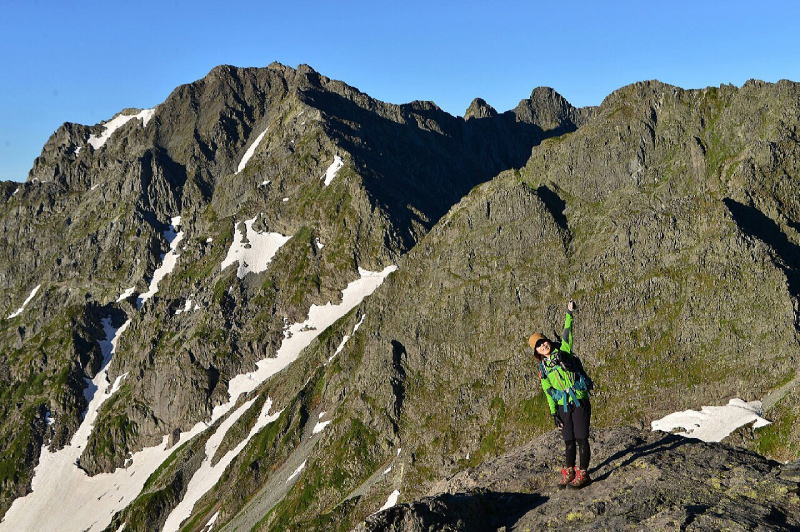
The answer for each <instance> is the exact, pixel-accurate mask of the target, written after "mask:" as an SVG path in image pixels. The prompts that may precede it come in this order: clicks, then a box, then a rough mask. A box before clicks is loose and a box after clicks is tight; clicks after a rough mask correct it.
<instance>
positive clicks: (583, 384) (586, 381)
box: [539, 352, 594, 412]
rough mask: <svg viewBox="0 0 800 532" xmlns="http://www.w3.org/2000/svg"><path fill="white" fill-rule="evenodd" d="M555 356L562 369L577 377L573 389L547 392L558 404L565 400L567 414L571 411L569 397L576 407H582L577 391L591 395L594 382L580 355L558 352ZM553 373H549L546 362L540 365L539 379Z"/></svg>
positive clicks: (551, 389)
mask: <svg viewBox="0 0 800 532" xmlns="http://www.w3.org/2000/svg"><path fill="white" fill-rule="evenodd" d="M554 356H556V357H558V359H557V362H558V366H560V367H561V369H563V370H565V371H568V372H570V373H572V374H574V375H575V379H574V384H573V385H572V387H570V388H568V389H566V390H557V389H555V388H549V389H548V390H547V392H548V393H549V394H550V397H552V398H553V400H554V401H555V402H556V404H558V402H559V401H560V400H561V399H564V411H565V412H566V411H567V410H568V409H569V400H568V399H567V397H569V398H571V399H572V402H573V403H574V404H575V406H580V404H581V402H580V400H579V399H578V397H577V396H576V395H575V391H585V392H587V393H591V391H592V390H593V389H594V382H593V381H592V379H591V378H590V377H589V375H587V373H586V370H585V369H584V368H583V362H581V359H580V358H579V357H578V355H576V354H574V353H571V354H567V355H563V354H561V353H560V352H557V353H556V354H555V355H554ZM554 369H555V368H554ZM551 372H552V371H550V372H548V371H547V367H546V366H545V365H544V362H540V363H539V378H544V377H546V376H548V375H549V374H550V373H551Z"/></svg>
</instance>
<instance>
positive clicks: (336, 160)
mask: <svg viewBox="0 0 800 532" xmlns="http://www.w3.org/2000/svg"><path fill="white" fill-rule="evenodd" d="M342 166H344V161H342V158H341V157H339V156H338V155H334V156H333V162H332V163H331V165H330V166H329V167H328V169H327V170H325V175H323V176H322V177H321V178H320V179H323V180H325V186H326V187H327V186H328V185H330V184H331V182H332V181H333V178H335V177H336V174H337V173H339V170H341V169H342Z"/></svg>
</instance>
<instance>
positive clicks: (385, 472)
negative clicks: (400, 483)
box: [381, 466, 392, 475]
mask: <svg viewBox="0 0 800 532" xmlns="http://www.w3.org/2000/svg"><path fill="white" fill-rule="evenodd" d="M391 470H392V466H389V467H387V468H386V469H384V470H383V473H381V475H385V474H387V473H389V472H390V471H391Z"/></svg>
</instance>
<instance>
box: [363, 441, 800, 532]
mask: <svg viewBox="0 0 800 532" xmlns="http://www.w3.org/2000/svg"><path fill="white" fill-rule="evenodd" d="M560 437H561V435H560V434H559V433H557V432H555V431H553V432H550V433H547V434H544V435H542V436H540V437H539V438H537V439H536V440H534V441H532V442H530V443H528V444H526V445H524V446H522V447H520V448H518V449H514V450H513V451H511V452H509V453H507V454H504V455H503V456H500V457H498V458H494V459H492V460H489V461H487V462H485V463H483V464H481V465H479V466H477V467H474V468H471V469H468V470H466V471H463V472H460V473H458V474H456V475H454V476H453V477H451V478H450V479H448V480H446V481H443V482H440V483H438V484H436V485H435V486H434V487H433V488H432V490H431V495H429V496H427V497H424V498H421V499H419V500H415V501H411V502H407V503H402V504H398V505H397V506H394V507H392V508H390V509H387V510H384V511H381V512H378V513H376V514H374V515H372V516H370V517H368V518H367V519H366V521H365V522H364V523H362V524H360V525H359V526H357V527H356V530H359V531H367V530H369V531H377V530H391V531H406V532H411V531H422V530H448V531H455V530H464V531H466V530H544V529H546V530H796V529H797V528H798V527H800V518H799V517H798V516H800V496H798V489H800V462H794V463H790V464H780V463H779V462H774V461H771V460H767V459H765V458H764V457H762V456H760V455H757V454H755V453H752V452H748V451H745V450H743V449H740V448H735V447H730V446H728V445H724V444H709V443H703V442H701V441H699V440H693V439H690V438H684V437H681V436H676V435H671V434H665V433H663V432H645V431H641V430H637V429H634V428H632V427H620V428H615V429H606V430H603V431H598V432H596V433H595V434H594V435H593V437H592V438H591V441H592V447H593V452H594V463H595V464H597V465H595V466H593V467H592V468H591V469H590V472H591V476H592V478H593V479H594V482H593V483H592V484H590V485H588V486H586V487H585V488H583V489H581V490H573V489H566V490H562V489H558V488H557V487H555V484H556V481H557V477H558V476H559V473H558V472H557V464H559V463H560V462H559V461H560V459H561V456H560V452H561V451H562V447H563V445H562V442H561V441H560Z"/></svg>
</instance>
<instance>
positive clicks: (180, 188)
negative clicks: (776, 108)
mask: <svg viewBox="0 0 800 532" xmlns="http://www.w3.org/2000/svg"><path fill="white" fill-rule="evenodd" d="M475 106H478V107H481V106H479V105H478V104H475ZM481 109H483V110H482V111H480V112H477V111H476V112H475V113H471V114H470V115H469V119H468V120H465V119H461V118H455V117H452V116H450V115H448V114H447V113H444V112H442V111H441V110H439V109H438V108H437V107H436V106H435V105H433V104H431V103H428V102H412V103H411V104H405V105H393V104H386V103H383V102H379V101H377V100H374V99H372V98H369V97H368V96H367V95H365V94H363V93H360V92H359V91H357V90H356V89H354V88H352V87H349V86H347V85H345V84H344V83H341V82H337V81H333V80H330V79H328V78H325V77H324V76H321V75H319V74H317V73H316V72H314V71H313V70H312V69H310V68H308V67H305V66H303V67H300V68H298V69H297V70H295V69H291V68H288V67H285V66H283V65H279V64H273V65H270V66H269V67H267V68H262V69H239V68H233V67H228V66H222V67H217V68H215V69H214V70H212V71H211V72H210V73H209V75H208V76H206V77H205V78H204V79H202V80H199V81H197V82H195V83H191V84H189V85H184V86H181V87H179V88H177V89H176V90H175V91H174V92H173V93H172V94H171V95H170V96H169V97H168V98H167V100H166V101H165V102H164V103H162V104H161V105H159V106H158V107H157V108H155V109H152V110H143V111H142V110H125V111H123V112H122V113H120V114H118V115H117V116H115V117H114V118H113V119H112V120H110V121H108V122H106V123H104V124H100V125H97V126H83V125H78V124H65V125H64V126H62V127H61V128H59V130H58V131H56V133H54V135H53V136H52V137H51V139H50V140H49V141H48V143H47V144H46V145H45V147H44V149H43V151H42V155H41V156H40V157H39V158H37V160H36V161H35V163H34V166H33V169H32V170H31V174H30V177H29V180H28V182H27V183H25V184H23V185H16V184H13V183H3V184H2V189H1V190H2V195H0V197H2V200H3V202H4V205H3V209H2V211H0V229H1V230H2V231H1V233H0V239H1V240H2V242H3V246H2V252H0V253H2V255H0V284H2V286H3V288H4V290H3V291H2V292H0V308H3V309H6V310H7V312H6V313H5V314H4V316H6V318H5V319H4V320H2V322H0V346H2V349H0V353H2V357H3V360H2V363H1V364H0V367H2V370H0V413H2V414H3V422H2V426H0V448H1V449H2V464H0V465H1V466H2V467H0V485H2V488H3V489H2V496H0V511H2V512H5V510H6V509H7V508H8V506H9V504H10V503H11V501H12V500H13V499H14V498H15V497H18V496H20V495H23V494H24V493H25V492H26V491H27V490H28V489H29V486H30V481H31V478H32V476H33V467H34V465H35V464H36V463H37V461H38V459H39V456H40V450H41V448H42V445H43V444H44V445H46V446H48V448H49V449H50V450H51V451H56V450H58V449H61V448H62V447H64V446H65V445H67V444H68V443H69V442H70V441H71V440H72V439H74V438H75V434H76V431H77V430H78V427H79V426H80V425H81V422H82V420H84V413H85V412H89V413H92V415H94V413H95V411H94V410H92V408H90V405H91V404H92V399H97V401H96V403H95V405H96V406H97V411H96V419H94V418H92V419H93V421H92V423H93V425H91V426H88V427H87V428H88V429H89V430H88V436H87V438H88V439H87V440H86V441H85V442H83V443H81V445H80V447H81V451H80V456H79V458H78V459H77V465H78V466H79V467H80V468H81V469H82V470H84V471H86V472H87V473H88V474H90V475H95V474H98V473H101V472H111V471H114V470H117V471H119V469H117V468H119V467H122V466H124V465H125V464H126V463H130V460H132V459H133V457H134V456H138V455H136V453H137V451H140V450H142V449H143V448H150V447H151V446H156V445H160V444H161V442H162V441H163V440H164V438H165V437H166V436H167V435H169V440H170V441H169V442H166V443H164V445H165V446H166V445H167V444H169V445H170V446H171V445H172V444H174V443H175V440H176V439H178V438H179V436H180V434H181V433H183V434H184V438H186V437H188V434H191V431H192V430H195V427H197V425H196V424H197V423H198V422H200V421H202V420H208V421H211V422H214V423H225V422H226V421H225V420H226V419H228V417H226V414H227V413H228V412H229V411H231V410H232V411H234V412H239V410H238V408H239V407H237V409H235V410H234V408H233V407H234V406H235V403H236V397H232V398H231V397H230V394H229V392H230V390H231V386H232V385H231V381H234V382H235V380H234V377H235V376H237V375H240V374H243V373H247V372H249V371H251V370H252V369H253V368H254V367H255V366H254V364H255V362H256V361H259V360H264V359H270V357H274V356H275V355H276V354H278V351H279V347H280V346H281V345H283V344H284V343H286V340H287V339H288V338H289V336H290V335H291V334H295V335H298V334H299V333H300V332H306V331H308V330H310V329H306V330H305V331H304V330H294V329H293V328H291V327H290V324H292V323H296V324H298V325H301V324H303V323H304V321H305V319H306V316H307V315H308V313H309V311H310V309H311V308H312V305H313V304H316V305H318V306H321V305H324V304H325V303H327V302H329V301H332V302H334V303H336V302H337V301H338V300H339V298H340V297H342V295H341V293H342V290H343V289H345V288H346V286H348V283H351V282H354V281H356V280H358V279H362V280H364V279H368V278H370V274H368V273H365V271H366V270H374V271H380V270H383V269H384V267H385V266H387V265H388V264H389V263H391V262H393V261H395V260H396V259H397V258H398V257H399V256H400V255H401V254H402V253H404V252H406V251H407V250H408V249H410V248H411V247H412V246H413V245H414V244H415V243H416V242H417V241H418V239H419V238H420V237H421V236H422V235H424V234H425V233H426V232H427V231H428V230H429V229H430V228H431V227H432V226H433V225H434V224H435V223H436V221H437V220H438V219H439V218H440V217H441V216H442V214H444V213H445V212H446V211H447V210H448V209H449V208H450V206H451V205H452V204H453V203H455V202H456V201H458V200H459V199H460V198H461V196H462V195H463V193H465V192H466V191H468V190H469V189H470V188H472V187H473V186H474V185H475V184H478V183H480V182H483V181H485V180H487V179H489V178H491V177H492V176H493V175H495V174H497V173H498V172H499V171H501V170H503V169H506V168H510V167H515V166H521V165H522V164H524V161H525V160H526V159H527V157H528V156H529V154H530V150H531V147H532V146H534V145H536V144H538V143H539V142H540V141H541V140H542V139H544V138H547V137H548V136H553V135H557V134H562V133H564V132H568V131H572V130H574V129H575V128H576V127H578V126H579V125H581V124H583V123H584V122H585V121H586V120H587V119H588V118H589V117H590V116H591V114H592V112H593V110H591V109H585V110H577V109H574V108H573V107H572V106H570V105H569V104H568V103H567V102H565V101H564V100H563V98H561V97H560V96H558V95H557V94H556V93H554V92H553V91H552V90H550V89H536V90H535V91H534V92H533V94H532V96H531V98H530V99H529V100H523V101H522V102H521V103H520V105H519V106H518V107H517V108H516V109H515V110H513V111H509V112H507V113H504V114H497V113H495V112H494V111H493V110H491V111H490V110H488V109H486V106H483V107H481ZM231 265H233V266H235V267H233V268H232V267H230V266H231ZM362 268H365V269H366V270H362ZM382 278H383V277H381V279H382ZM373 289H374V288H373ZM361 297H363V295H362V296H361ZM23 302H24V304H23ZM21 305H22V306H21ZM344 308H345V307H342V309H344ZM17 309H20V311H19V312H17ZM323 321H324V320H323ZM309 327H310V325H309ZM319 332H321V330H320V331H319ZM305 336H308V335H305ZM305 336H303V335H299V336H298V337H303V338H305ZM112 338H113V340H114V342H115V346H116V348H115V350H114V351H113V357H112V356H111V353H112V351H111V350H110V348H104V347H103V346H104V345H111V342H112ZM308 341H310V339H309V340H308ZM292 356H296V355H292ZM106 372H107V377H106ZM91 379H95V380H97V379H99V381H98V382H101V384H102V383H103V382H105V380H107V381H108V382H109V383H114V386H113V387H112V389H113V390H114V393H113V394H111V395H109V396H107V397H105V396H104V397H95V396H94V395H93V392H94V389H95V387H96V386H97V385H96V384H92V383H90V380H91ZM104 379H105V380H104ZM296 384H297V383H295V384H293V385H295V386H296ZM292 397H293V396H291V395H286V396H285V401H286V402H288V401H290V400H295V399H292ZM101 399H102V400H101ZM229 399H233V403H231V402H230V401H229ZM265 401H266V398H265V397H264V396H260V398H259V401H258V402H259V405H263V404H264V402H265ZM223 405H225V408H222V409H221V410H220V409H218V410H217V411H216V413H215V407H221V406H223ZM281 407H285V403H284V404H282V405H281ZM87 408H89V410H88V411H87ZM254 408H255V407H254ZM226 409H229V410H226ZM223 411H224V412H223ZM248 411H249V410H248ZM284 411H285V408H284ZM254 412H255V411H254ZM231 415H232V414H231ZM86 417H87V418H88V415H87V416H86ZM223 417H224V419H223ZM242 419H250V420H251V421H252V419H251V418H250V417H248V416H244V417H243V418H242ZM215 426H216V425H215ZM197 430H199V429H197ZM204 433H205V435H204V436H199V438H200V439H203V438H209V436H208V432H207V431H205V432H204ZM181 441H183V440H181ZM198 441H199V440H198ZM76 445H77V444H76ZM195 465H198V464H195ZM162 517H164V516H162Z"/></svg>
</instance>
